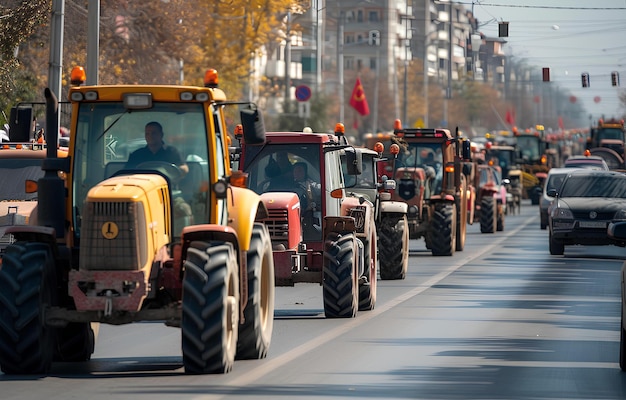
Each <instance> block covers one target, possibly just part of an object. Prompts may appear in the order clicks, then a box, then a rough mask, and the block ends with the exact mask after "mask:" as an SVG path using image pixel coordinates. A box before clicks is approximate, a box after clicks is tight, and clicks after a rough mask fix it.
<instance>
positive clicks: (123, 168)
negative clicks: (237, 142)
mask: <svg viewBox="0 0 626 400" xmlns="http://www.w3.org/2000/svg"><path fill="white" fill-rule="evenodd" d="M84 75H85V74H84V70H83V69H82V68H75V69H74V70H73V71H72V84H73V87H71V88H70V90H69V100H70V101H71V104H72V111H71V126H70V136H69V149H68V155H67V157H65V158H59V157H58V156H57V151H56V148H55V146H51V145H49V146H48V153H47V157H46V158H45V159H44V160H43V165H42V169H43V171H44V175H43V177H42V178H40V179H39V180H38V181H37V193H38V207H37V219H36V220H37V225H24V226H11V227H10V228H9V229H7V233H10V234H11V235H12V236H13V238H14V239H15V242H14V243H12V244H11V245H9V246H8V247H7V248H6V252H5V253H4V256H3V263H2V269H1V270H0V293H1V294H2V296H1V300H2V301H1V308H2V312H0V368H1V369H2V371H3V372H4V373H5V374H42V373H44V374H45V373H46V372H47V371H48V370H49V368H50V366H51V364H52V362H53V361H57V360H58V361H85V360H88V359H89V358H90V357H91V354H92V352H93V348H94V334H93V330H92V324H93V323H107V324H113V325H122V324H130V323H133V322H137V321H161V322H163V323H165V324H166V325H167V326H174V327H180V328H181V330H182V358H183V359H182V362H183V365H184V368H185V371H186V372H187V373H193V374H205V373H225V372H228V371H230V370H231V368H232V367H233V364H234V360H235V359H257V358H263V357H265V356H266V355H267V352H268V349H269V346H270V342H271V336H272V328H273V314H274V264H273V259H272V247H271V242H270V237H269V234H268V231H267V228H266V227H265V225H264V224H263V223H262V221H263V219H264V218H265V217H266V216H267V209H266V208H265V206H264V205H263V203H262V202H261V201H260V198H259V196H258V195H257V194H255V193H254V192H252V191H251V190H249V189H246V188H245V175H243V174H242V173H241V172H239V171H231V168H230V160H229V153H228V139H227V132H228V131H229V130H228V127H227V125H226V118H225V115H226V113H227V111H226V109H227V108H228V109H229V110H231V108H230V107H231V106H235V107H234V108H235V109H236V110H238V112H239V117H240V119H241V124H242V126H243V128H244V135H245V137H246V140H247V141H248V142H249V143H259V144H260V143H262V142H263V141H264V140H265V132H264V128H263V123H262V118H261V115H260V114H259V112H258V110H257V109H256V106H255V105H254V104H252V103H237V102H229V101H227V100H226V96H225V94H224V92H223V91H222V90H221V89H219V88H218V87H217V72H216V71H215V70H210V71H208V73H207V75H206V77H205V86H204V87H195V86H174V85H172V86H166V85H158V86H144V85H113V86H98V85H96V86H83V85H82V84H83V82H84V81H85V76H84ZM46 102H47V110H46V124H47V128H46V131H47V132H48V134H47V137H46V139H47V141H48V143H49V144H50V143H57V141H58V127H56V126H58V113H57V105H58V102H57V99H56V97H55V96H54V94H53V93H52V92H51V91H50V90H48V89H47V90H46ZM229 115H230V114H229ZM154 121H158V122H159V123H160V125H161V126H162V131H163V132H164V136H163V141H164V142H166V143H167V146H171V147H174V148H176V149H177V151H178V152H179V153H180V154H181V159H182V160H183V162H182V163H181V164H183V165H176V164H175V163H173V162H169V161H149V162H143V163H141V164H139V165H131V163H129V162H128V161H129V155H130V154H132V153H133V152H134V151H135V149H137V148H142V147H144V145H145V144H146V141H147V137H148V134H147V128H146V130H145V132H144V127H146V125H148V124H149V123H152V122H154ZM55 125H56V126H55ZM144 134H145V137H144Z"/></svg>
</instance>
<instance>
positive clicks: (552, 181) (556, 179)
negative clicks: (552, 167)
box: [546, 173, 566, 191]
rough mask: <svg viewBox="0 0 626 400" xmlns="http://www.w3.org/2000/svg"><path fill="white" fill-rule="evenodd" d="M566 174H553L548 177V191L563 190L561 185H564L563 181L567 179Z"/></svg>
mask: <svg viewBox="0 0 626 400" xmlns="http://www.w3.org/2000/svg"><path fill="white" fill-rule="evenodd" d="M565 175H566V174H564V173H562V174H552V175H550V176H549V177H548V181H547V182H546V191H548V190H551V189H554V190H557V191H558V190H559V189H560V188H561V184H562V183H563V179H565Z"/></svg>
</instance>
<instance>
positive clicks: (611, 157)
mask: <svg viewBox="0 0 626 400" xmlns="http://www.w3.org/2000/svg"><path fill="white" fill-rule="evenodd" d="M625 142H626V130H625V129H624V120H623V119H621V120H619V121H618V120H617V119H608V120H604V119H599V120H598V124H597V125H596V126H593V127H591V129H590V131H589V137H588V138H587V150H589V152H590V153H591V154H592V155H594V156H599V157H602V158H604V160H605V161H606V163H607V165H608V167H609V169H611V170H615V169H626V165H625V160H626V152H625V150H624V143H625Z"/></svg>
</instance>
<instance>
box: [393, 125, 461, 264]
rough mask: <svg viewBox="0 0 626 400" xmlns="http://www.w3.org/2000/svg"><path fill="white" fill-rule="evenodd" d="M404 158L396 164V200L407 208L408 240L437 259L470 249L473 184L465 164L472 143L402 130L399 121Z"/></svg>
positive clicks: (444, 133) (441, 132)
mask: <svg viewBox="0 0 626 400" xmlns="http://www.w3.org/2000/svg"><path fill="white" fill-rule="evenodd" d="M394 125H395V129H394V134H395V141H396V142H397V143H396V144H398V146H399V153H398V154H397V157H395V158H394V160H393V164H394V165H393V178H394V180H395V181H396V183H397V189H396V190H395V191H394V192H393V195H392V199H393V200H396V201H404V202H406V203H407V204H408V214H407V217H408V226H409V237H410V238H411V239H418V238H421V237H423V238H424V239H425V240H426V247H427V248H429V249H430V250H431V251H432V254H433V255H436V256H450V255H452V254H454V252H455V251H456V250H458V251H461V250H463V248H464V246H465V232H466V223H467V211H468V210H467V204H468V202H467V196H468V182H467V181H466V178H465V174H463V173H462V169H463V161H465V160H469V159H471V156H470V144H469V141H466V140H462V139H461V138H460V137H459V135H458V130H457V134H456V135H454V136H453V135H452V134H451V133H450V131H449V130H447V129H412V128H402V124H401V122H400V121H399V120H396V122H395V124H394Z"/></svg>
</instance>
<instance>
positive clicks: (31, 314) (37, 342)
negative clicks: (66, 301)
mask: <svg viewBox="0 0 626 400" xmlns="http://www.w3.org/2000/svg"><path fill="white" fill-rule="evenodd" d="M54 272H55V268H54V259H53V256H52V251H51V249H50V246H48V245H47V244H42V243H34V242H32V243H26V242H17V243H14V244H13V245H9V246H8V247H7V248H6V252H5V254H4V256H3V260H2V268H1V269H0V368H1V369H2V371H3V372H4V373H5V374H45V373H47V372H48V371H49V370H50V366H51V364H52V359H53V356H54V345H55V330H54V329H53V328H50V327H47V326H45V324H44V321H43V317H42V316H43V315H45V309H46V308H47V307H48V306H54V305H56V304H55V303H56V293H55V290H56V276H55V274H54Z"/></svg>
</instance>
